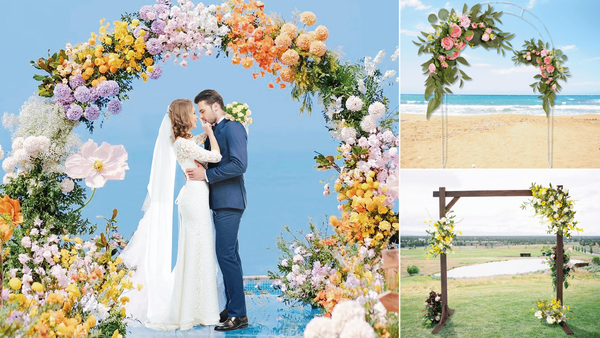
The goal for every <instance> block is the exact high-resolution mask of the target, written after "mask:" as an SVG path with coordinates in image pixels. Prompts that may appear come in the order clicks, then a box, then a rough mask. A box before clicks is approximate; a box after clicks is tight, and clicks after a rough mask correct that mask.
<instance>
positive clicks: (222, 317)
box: [219, 308, 229, 323]
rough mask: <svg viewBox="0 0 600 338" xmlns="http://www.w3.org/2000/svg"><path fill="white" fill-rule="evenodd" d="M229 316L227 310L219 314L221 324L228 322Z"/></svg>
mask: <svg viewBox="0 0 600 338" xmlns="http://www.w3.org/2000/svg"><path fill="white" fill-rule="evenodd" d="M228 317H229V316H227V308H225V310H223V311H221V313H219V323H223V322H225V321H226V320H227V318H228Z"/></svg>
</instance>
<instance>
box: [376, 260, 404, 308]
mask: <svg viewBox="0 0 600 338" xmlns="http://www.w3.org/2000/svg"><path fill="white" fill-rule="evenodd" d="M381 260H382V264H381V265H382V266H381V267H382V268H383V270H384V271H385V279H386V281H387V283H388V289H389V290H388V291H386V292H384V293H383V294H381V296H379V300H380V301H381V303H382V304H383V306H385V308H386V310H388V312H390V311H391V312H399V311H400V295H399V293H398V292H395V291H393V290H395V289H396V288H397V287H398V272H399V270H400V250H399V249H393V250H383V252H382V253H381Z"/></svg>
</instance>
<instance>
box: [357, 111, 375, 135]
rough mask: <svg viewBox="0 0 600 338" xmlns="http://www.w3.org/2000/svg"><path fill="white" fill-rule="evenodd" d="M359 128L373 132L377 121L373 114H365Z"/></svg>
mask: <svg viewBox="0 0 600 338" xmlns="http://www.w3.org/2000/svg"><path fill="white" fill-rule="evenodd" d="M360 128H361V129H362V130H364V131H366V132H367V133H374V132H376V131H377V122H376V121H375V118H374V117H373V116H371V115H367V116H365V117H364V118H363V120H362V121H361V122H360Z"/></svg>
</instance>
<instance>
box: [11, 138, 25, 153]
mask: <svg viewBox="0 0 600 338" xmlns="http://www.w3.org/2000/svg"><path fill="white" fill-rule="evenodd" d="M23 141H25V138H23V137H16V138H15V139H14V140H13V144H12V150H13V151H15V150H17V149H21V148H23Z"/></svg>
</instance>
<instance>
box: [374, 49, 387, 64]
mask: <svg viewBox="0 0 600 338" xmlns="http://www.w3.org/2000/svg"><path fill="white" fill-rule="evenodd" d="M384 57H385V51H384V50H383V49H382V50H380V51H379V53H377V55H376V56H375V58H374V59H373V62H375V64H378V63H380V62H381V60H383V58H384Z"/></svg>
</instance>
